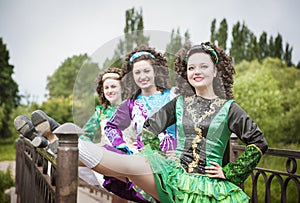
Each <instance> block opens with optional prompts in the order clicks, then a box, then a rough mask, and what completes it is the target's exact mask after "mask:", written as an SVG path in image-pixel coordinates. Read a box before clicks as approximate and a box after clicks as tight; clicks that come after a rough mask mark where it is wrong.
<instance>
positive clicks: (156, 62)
mask: <svg viewBox="0 0 300 203" xmlns="http://www.w3.org/2000/svg"><path fill="white" fill-rule="evenodd" d="M141 51H145V52H149V53H151V54H152V55H153V56H154V58H151V57H150V56H149V55H142V56H139V57H137V58H135V59H134V60H133V61H132V62H131V61H130V58H131V56H132V55H133V54H135V53H137V52H141ZM141 60H148V61H150V63H151V65H152V67H153V69H154V74H155V85H156V87H157V90H158V91H163V90H164V89H169V88H170V86H169V84H170V82H169V80H170V79H169V68H168V65H167V59H166V57H165V56H164V55H163V54H162V53H160V52H158V51H156V50H155V49H154V48H151V47H149V46H147V45H145V44H142V45H140V46H138V47H136V48H135V49H133V50H132V51H131V52H129V53H128V54H127V55H126V56H125V62H124V63H123V65H122V71H123V75H124V78H123V79H122V86H123V87H124V98H131V99H136V97H137V96H138V94H140V93H141V89H140V88H139V87H138V86H137V85H136V83H135V81H134V79H133V73H132V68H133V64H134V63H135V62H138V61H141Z"/></svg>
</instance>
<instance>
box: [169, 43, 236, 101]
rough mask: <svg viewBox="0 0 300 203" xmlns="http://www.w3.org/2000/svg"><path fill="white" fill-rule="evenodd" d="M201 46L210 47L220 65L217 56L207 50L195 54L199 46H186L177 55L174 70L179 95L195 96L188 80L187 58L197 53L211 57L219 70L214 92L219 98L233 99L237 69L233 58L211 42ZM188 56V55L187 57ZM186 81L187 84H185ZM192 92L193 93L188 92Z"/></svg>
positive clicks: (214, 83)
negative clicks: (234, 76)
mask: <svg viewBox="0 0 300 203" xmlns="http://www.w3.org/2000/svg"><path fill="white" fill-rule="evenodd" d="M201 45H206V46H210V47H211V48H213V49H214V50H215V52H216V53H217V58H218V63H217V64H216V58H215V57H216V56H214V55H213V54H212V53H211V52H210V51H209V50H207V49H197V51H194V52H193V49H194V48H195V47H196V46H198V47H199V45H194V46H191V45H190V44H186V45H185V46H184V47H183V48H182V49H180V50H179V51H178V52H177V53H176V60H175V62H174V69H175V71H176V72H177V74H178V75H177V77H178V78H177V82H178V84H177V85H178V90H179V93H181V94H185V95H193V94H195V89H194V88H193V87H192V86H191V85H190V84H189V83H188V79H187V62H186V59H187V57H189V56H191V55H192V54H193V53H196V52H204V53H207V54H209V55H210V57H211V59H212V61H213V63H214V64H215V65H216V68H217V76H216V77H215V78H214V81H213V86H214V91H215V94H216V95H217V96H219V97H220V98H224V99H233V93H232V86H233V75H234V74H235V69H234V67H233V65H232V58H231V57H230V56H229V55H228V54H226V52H225V51H224V50H223V49H221V48H219V47H217V46H216V45H215V44H213V43H211V42H204V43H201ZM187 54H188V55H187ZM183 80H185V82H183ZM188 90H192V91H188Z"/></svg>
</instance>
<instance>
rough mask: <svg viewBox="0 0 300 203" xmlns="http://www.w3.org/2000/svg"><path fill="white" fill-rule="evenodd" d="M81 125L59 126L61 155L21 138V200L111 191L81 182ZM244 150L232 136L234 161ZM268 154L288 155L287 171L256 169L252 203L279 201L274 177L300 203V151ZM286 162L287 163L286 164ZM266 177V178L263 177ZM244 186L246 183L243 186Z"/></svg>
mask: <svg viewBox="0 0 300 203" xmlns="http://www.w3.org/2000/svg"><path fill="white" fill-rule="evenodd" d="M81 133H82V131H81V129H80V128H78V127H77V126H75V125H74V124H71V123H67V124H64V125H62V126H60V127H59V128H58V129H56V131H55V134H56V135H57V136H58V137H59V146H58V151H57V156H56V155H53V154H49V153H48V152H47V151H46V150H44V149H39V148H34V147H33V146H32V145H31V144H30V142H29V141H28V140H26V139H24V138H22V137H20V138H19V139H18V141H17V146H16V147H17V157H16V194H17V199H18V203H23V202H24V203H27V202H30V203H43V202H45V203H62V202H64V203H76V202H77V187H78V185H79V183H81V185H82V186H86V187H89V188H90V190H91V191H94V192H95V193H98V192H100V194H101V195H103V194H104V195H106V196H107V199H109V198H111V197H109V196H110V195H111V194H110V193H109V192H107V191H106V190H105V189H101V188H96V187H93V186H89V185H87V184H84V183H83V182H78V134H81ZM243 150H244V147H243V146H240V145H238V144H237V137H235V136H232V138H231V153H230V154H231V155H230V159H231V161H235V160H236V159H237V156H238V154H239V153H241V152H242V151H243ZM266 155H268V156H277V157H283V158H286V159H287V160H286V163H285V164H286V171H277V170H273V169H270V168H256V169H255V171H254V172H253V173H252V175H251V184H252V186H251V194H249V193H248V195H250V197H251V201H252V202H259V197H260V198H261V195H264V197H263V198H262V199H264V202H268V203H269V202H275V201H274V200H272V192H273V191H271V186H272V183H273V182H274V179H277V180H278V182H279V184H280V188H279V189H280V191H276V195H277V196H280V202H282V203H285V202H287V200H289V202H298V203H300V183H299V181H300V175H299V173H297V170H298V169H297V161H299V159H300V151H295V150H280V149H272V148H271V149H268V151H267V152H266ZM283 164H284V163H283ZM260 177H262V178H260ZM259 178H260V179H263V182H264V183H263V184H264V191H258V184H260V183H258V179H259ZM290 182H294V183H295V185H296V189H295V191H296V192H295V194H293V197H287V194H288V193H287V190H288V186H289V183H290ZM242 187H243V186H242Z"/></svg>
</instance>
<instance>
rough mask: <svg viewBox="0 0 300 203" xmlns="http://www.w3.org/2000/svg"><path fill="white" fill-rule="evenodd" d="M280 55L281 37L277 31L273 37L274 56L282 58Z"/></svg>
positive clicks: (281, 51)
mask: <svg viewBox="0 0 300 203" xmlns="http://www.w3.org/2000/svg"><path fill="white" fill-rule="evenodd" d="M282 56H283V48H282V37H281V35H280V34H279V33H278V35H277V37H276V38H275V44H274V57H276V58H279V59H282V58H283V57H282Z"/></svg>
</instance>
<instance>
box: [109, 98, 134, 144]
mask: <svg viewBox="0 0 300 203" xmlns="http://www.w3.org/2000/svg"><path fill="white" fill-rule="evenodd" d="M130 102H131V100H130V99H128V100H126V101H125V102H123V103H122V104H121V106H120V107H119V108H118V109H117V111H116V112H115V113H114V115H113V116H112V117H111V118H110V120H109V121H108V122H107V123H106V126H105V127H104V133H105V135H106V136H107V138H108V139H109V141H110V142H111V144H112V145H113V146H114V147H116V146H119V145H121V144H124V143H125V141H124V139H123V133H122V130H125V129H126V128H128V126H129V125H130V122H131V118H130V109H129V105H130Z"/></svg>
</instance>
